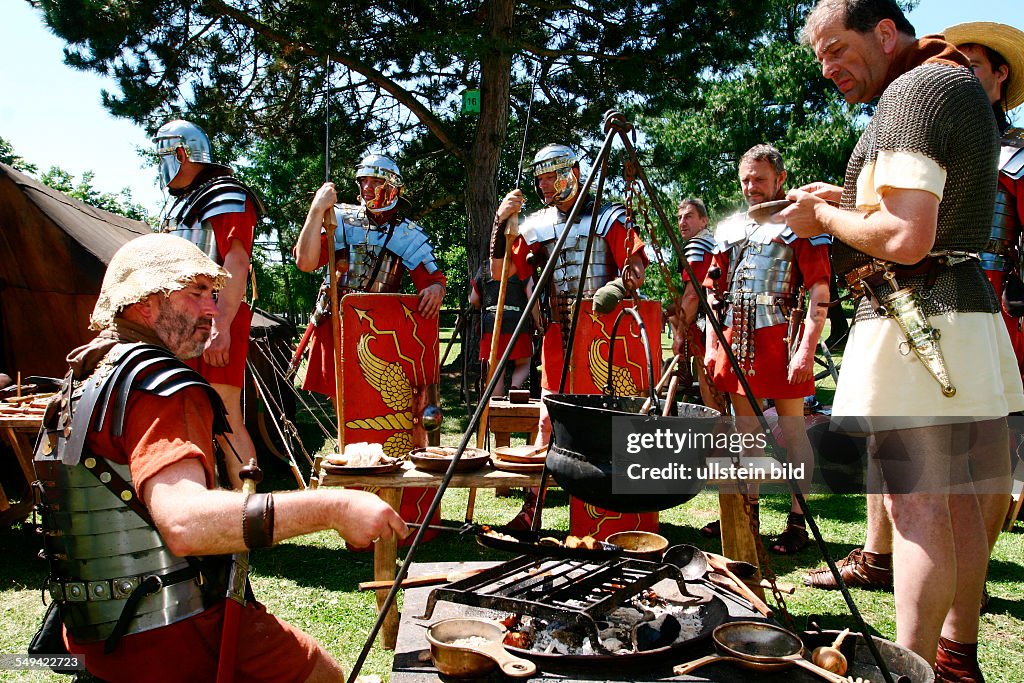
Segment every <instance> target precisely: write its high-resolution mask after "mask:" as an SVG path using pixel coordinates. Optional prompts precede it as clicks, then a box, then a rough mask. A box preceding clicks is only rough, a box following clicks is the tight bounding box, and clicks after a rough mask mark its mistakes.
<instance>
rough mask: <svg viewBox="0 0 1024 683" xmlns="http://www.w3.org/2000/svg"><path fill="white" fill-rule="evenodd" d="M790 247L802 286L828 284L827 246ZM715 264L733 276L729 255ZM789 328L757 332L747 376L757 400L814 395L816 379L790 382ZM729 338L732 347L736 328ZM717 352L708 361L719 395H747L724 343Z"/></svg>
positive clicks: (728, 331)
mask: <svg viewBox="0 0 1024 683" xmlns="http://www.w3.org/2000/svg"><path fill="white" fill-rule="evenodd" d="M790 246H791V247H792V248H793V253H794V256H795V257H796V275H797V281H796V284H797V285H798V286H799V285H800V284H801V283H802V284H803V285H804V287H807V288H808V289H809V288H810V287H811V285H813V284H815V283H817V282H821V281H825V282H828V279H829V278H830V277H831V273H832V267H831V264H830V263H829V256H828V246H827V245H824V244H822V245H819V246H815V245H813V244H811V242H810V240H807V239H797V240H795V241H794V242H793V243H792V244H790ZM712 262H713V263H714V264H716V265H717V266H718V267H719V268H721V269H722V272H723V273H728V272H729V254H728V253H727V252H722V253H717V254H715V255H714V256H713V258H712ZM714 284H715V283H714V282H712V281H711V280H710V279H709V278H705V280H704V286H705V287H708V288H714ZM786 327H787V326H786V325H785V324H782V325H773V326H771V327H762V328H760V329H757V330H754V364H753V368H752V370H753V371H752V372H750V373H748V374H747V382H748V383H749V384H750V390H751V391H753V392H754V395H755V396H756V397H757V398H803V397H805V396H812V395H813V394H814V380H813V379H810V380H807V381H806V382H801V383H799V384H790V382H789V378H788V372H789V351H788V349H787V347H786V342H785V339H784V338H785V336H786ZM725 338H726V340H727V341H728V343H730V344H731V343H732V328H729V327H727V328H725ZM715 351H716V352H715V353H714V355H713V356H712V357H711V358H708V359H706V360H707V371H708V376H709V377H710V378H711V381H712V382H713V383H714V385H715V387H716V388H717V389H718V390H719V391H726V392H729V393H731V394H743V393H744V392H743V388H742V386H741V385H740V382H739V380H738V379H737V378H736V373H735V372H733V369H732V367H731V366H730V364H729V359H728V357H727V356H726V355H725V350H724V349H723V348H722V345H721V343H719V344H718V345H716V347H715ZM708 353H711V351H710V350H709V352H708Z"/></svg>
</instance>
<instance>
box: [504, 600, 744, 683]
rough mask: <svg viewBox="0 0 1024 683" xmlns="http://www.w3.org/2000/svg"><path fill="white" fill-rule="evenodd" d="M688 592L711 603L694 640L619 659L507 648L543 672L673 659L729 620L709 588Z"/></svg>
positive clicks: (703, 610) (703, 609)
mask: <svg viewBox="0 0 1024 683" xmlns="http://www.w3.org/2000/svg"><path fill="white" fill-rule="evenodd" d="M686 589H687V590H688V591H690V592H691V593H693V594H694V595H695V596H697V597H700V598H702V599H705V600H707V602H704V603H702V604H701V605H699V607H700V610H701V611H700V615H701V629H700V631H699V632H698V633H697V635H695V636H694V637H693V638H689V639H687V640H683V641H681V642H678V643H673V644H672V645H667V646H665V647H660V648H656V649H654V650H645V651H643V652H633V653H630V654H624V655H617V654H592V655H562V654H557V653H551V654H545V653H543V652H534V651H533V650H524V649H522V648H518V647H512V646H510V645H506V646H505V648H506V649H507V650H508V651H510V652H514V653H515V654H517V655H519V656H520V657H525V658H527V659H532V660H534V661H536V662H539V663H541V666H542V668H543V669H545V670H547V669H557V668H558V667H559V666H563V667H566V666H580V665H589V664H601V665H604V664H607V663H608V662H627V661H630V660H637V659H643V660H647V659H656V658H658V657H664V656H666V655H670V654H672V653H674V652H676V651H677V650H682V649H684V648H689V647H691V646H693V645H694V644H696V643H700V642H703V641H705V640H707V639H708V638H710V637H711V634H712V633H713V632H714V630H715V628H717V627H718V626H720V625H721V624H723V623H724V622H725V621H726V620H727V619H728V618H729V608H728V607H726V605H725V601H723V600H722V599H721V598H720V597H718V596H717V595H715V594H714V592H712V591H711V590H710V589H709V588H707V587H706V586H703V585H700V584H687V586H686Z"/></svg>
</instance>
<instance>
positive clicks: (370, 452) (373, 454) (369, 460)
mask: <svg viewBox="0 0 1024 683" xmlns="http://www.w3.org/2000/svg"><path fill="white" fill-rule="evenodd" d="M327 462H328V463H330V464H332V465H341V466H343V467H373V466H374V465H380V464H383V463H385V462H387V457H386V456H385V455H384V446H383V445H382V444H379V443H367V442H365V441H360V442H358V443H350V444H346V445H345V453H344V455H337V454H335V455H331V456H328V457H327Z"/></svg>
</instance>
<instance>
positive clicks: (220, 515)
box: [142, 459, 410, 557]
mask: <svg viewBox="0 0 1024 683" xmlns="http://www.w3.org/2000/svg"><path fill="white" fill-rule="evenodd" d="M204 480H205V477H204V471H203V468H202V465H200V464H199V462H198V461H197V460H195V459H187V460H182V461H179V462H176V463H174V464H172V465H169V466H167V467H165V468H164V469H162V470H160V471H159V472H158V473H156V474H155V475H153V476H152V477H150V478H149V479H148V480H147V481H146V485H145V487H144V488H143V490H142V500H143V502H144V503H145V504H146V507H147V509H148V510H149V512H150V514H151V515H152V516H153V521H154V522H155V523H156V526H157V529H158V530H159V532H160V536H161V537H162V538H163V539H164V540H165V541H166V542H167V545H168V547H169V548H170V549H171V552H173V553H174V554H175V555H179V556H182V557H183V556H186V555H210V554H225V553H232V552H239V551H243V550H245V549H246V548H245V544H244V542H243V541H242V509H243V505H244V502H245V494H243V493H241V492H238V491H226V490H210V489H207V488H206V486H205V484H204ZM325 529H333V530H335V531H336V532H338V534H339V535H341V537H342V538H344V539H345V540H347V541H350V542H352V543H353V544H355V545H366V544H368V543H370V542H371V541H372V540H373V539H375V538H391V536H392V534H397V535H398V536H399V537H400V538H404V537H406V536H408V535H409V533H410V530H409V528H408V527H407V526H406V525H405V522H403V521H402V519H401V517H399V516H398V514H397V513H396V512H395V511H394V510H393V509H391V507H390V506H389V505H388V504H387V503H385V502H384V501H382V500H381V499H380V498H378V497H377V496H375V495H374V494H372V493H367V492H366V491H352V490H348V489H345V490H327V489H315V490H307V491H288V492H283V493H275V494H274V540H275V541H280V540H284V539H286V538H292V537H293V536H301V535H303V534H308V533H312V532H314V531H322V530H325Z"/></svg>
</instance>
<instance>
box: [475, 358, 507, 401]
mask: <svg viewBox="0 0 1024 683" xmlns="http://www.w3.org/2000/svg"><path fill="white" fill-rule="evenodd" d="M487 365H488V363H487V361H480V366H481V368H482V369H483V371H484V373H487V371H488V370H487ZM486 378H487V375H486V374H484V379H486ZM513 384H514V382H513ZM484 388H485V389H486V388H487V385H486V384H485V385H484ZM504 395H505V373H504V372H502V373H501V375H499V376H498V383H497V384H495V385H494V396H504Z"/></svg>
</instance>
